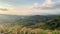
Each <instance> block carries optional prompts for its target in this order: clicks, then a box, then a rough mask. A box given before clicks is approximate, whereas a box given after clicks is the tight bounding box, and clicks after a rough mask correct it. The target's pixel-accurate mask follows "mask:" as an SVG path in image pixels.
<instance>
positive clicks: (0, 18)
mask: <svg viewBox="0 0 60 34" xmlns="http://www.w3.org/2000/svg"><path fill="white" fill-rule="evenodd" d="M58 16H60V15H29V16H22V15H6V14H0V24H2V23H20V24H24V23H25V24H29V23H36V22H39V21H40V22H41V21H48V20H50V19H54V18H56V17H58Z"/></svg>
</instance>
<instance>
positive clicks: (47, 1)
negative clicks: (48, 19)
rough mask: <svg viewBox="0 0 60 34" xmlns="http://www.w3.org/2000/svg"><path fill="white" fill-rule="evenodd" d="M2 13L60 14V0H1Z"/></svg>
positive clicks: (0, 11)
mask: <svg viewBox="0 0 60 34" xmlns="http://www.w3.org/2000/svg"><path fill="white" fill-rule="evenodd" d="M0 14H11V15H58V14H60V0H0Z"/></svg>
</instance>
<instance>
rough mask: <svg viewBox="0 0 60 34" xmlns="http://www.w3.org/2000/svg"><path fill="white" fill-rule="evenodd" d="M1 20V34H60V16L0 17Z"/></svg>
mask: <svg viewBox="0 0 60 34" xmlns="http://www.w3.org/2000/svg"><path fill="white" fill-rule="evenodd" d="M3 16H4V17H5V18H4V17H3ZM0 19H1V20H0V33H1V34H60V15H34V16H17V15H0ZM3 22H5V23H3Z"/></svg>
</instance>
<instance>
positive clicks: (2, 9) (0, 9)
mask: <svg viewBox="0 0 60 34" xmlns="http://www.w3.org/2000/svg"><path fill="white" fill-rule="evenodd" d="M0 11H8V9H7V8H0Z"/></svg>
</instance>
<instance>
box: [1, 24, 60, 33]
mask: <svg viewBox="0 0 60 34" xmlns="http://www.w3.org/2000/svg"><path fill="white" fill-rule="evenodd" d="M0 34H60V31H59V30H54V31H52V30H43V29H39V28H36V29H32V28H27V27H23V26H22V25H21V26H20V25H14V26H10V25H7V24H2V25H0Z"/></svg>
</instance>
